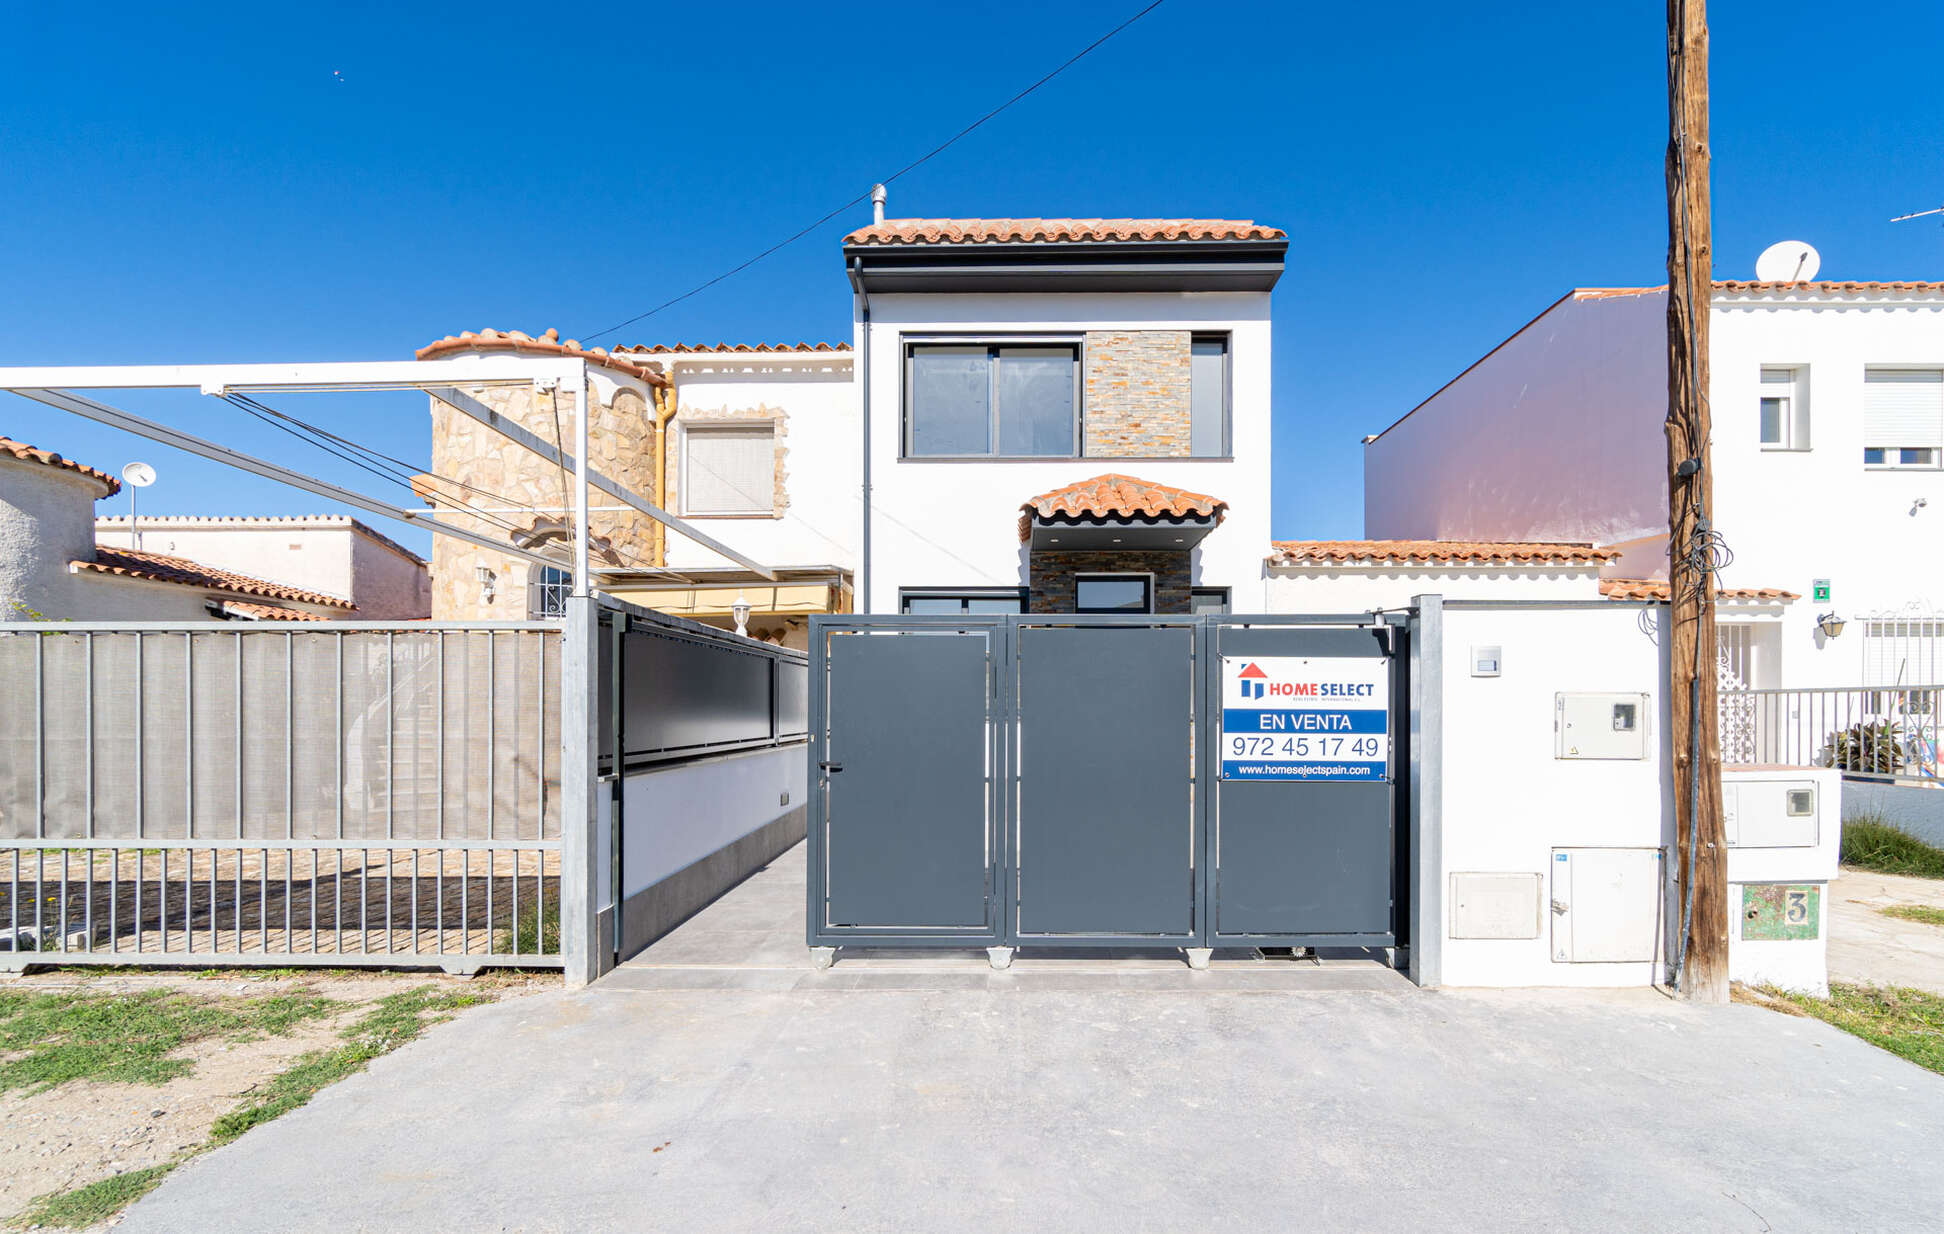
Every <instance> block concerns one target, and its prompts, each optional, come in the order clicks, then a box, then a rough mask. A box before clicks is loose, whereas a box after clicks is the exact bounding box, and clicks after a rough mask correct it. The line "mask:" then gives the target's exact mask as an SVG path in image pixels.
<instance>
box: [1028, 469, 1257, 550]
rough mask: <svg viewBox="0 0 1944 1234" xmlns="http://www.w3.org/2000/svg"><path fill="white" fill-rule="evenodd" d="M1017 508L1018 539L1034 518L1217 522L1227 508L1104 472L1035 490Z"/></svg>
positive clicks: (1203, 498) (1219, 502) (1224, 504)
mask: <svg viewBox="0 0 1944 1234" xmlns="http://www.w3.org/2000/svg"><path fill="white" fill-rule="evenodd" d="M1019 511H1020V513H1019V539H1020V541H1021V543H1024V542H1025V541H1026V540H1027V539H1029V538H1030V537H1031V535H1032V531H1033V520H1034V519H1035V518H1038V519H1041V520H1044V521H1046V522H1056V523H1107V522H1123V523H1125V522H1137V521H1138V522H1169V523H1176V522H1181V521H1183V520H1185V519H1191V518H1197V519H1208V518H1212V519H1214V520H1215V521H1216V522H1217V523H1220V522H1221V521H1222V518H1223V516H1224V515H1226V514H1227V513H1228V502H1226V501H1223V500H1222V499H1221V498H1219V497H1210V496H1209V495H1208V494H1206V493H1191V492H1189V491H1188V490H1187V489H1182V488H1175V487H1174V486H1173V485H1171V484H1156V483H1155V482H1153V481H1152V480H1139V479H1136V478H1135V477H1133V476H1124V475H1120V474H1119V473H1117V472H1109V473H1107V474H1106V475H1102V476H1095V477H1093V478H1092V479H1090V480H1081V481H1079V482H1077V483H1074V484H1069V485H1067V486H1066V487H1065V488H1056V489H1054V490H1053V491H1052V492H1050V493H1041V494H1040V495H1039V496H1037V497H1034V498H1032V499H1030V500H1028V501H1026V502H1025V503H1023V504H1022V505H1021V506H1020V507H1019Z"/></svg>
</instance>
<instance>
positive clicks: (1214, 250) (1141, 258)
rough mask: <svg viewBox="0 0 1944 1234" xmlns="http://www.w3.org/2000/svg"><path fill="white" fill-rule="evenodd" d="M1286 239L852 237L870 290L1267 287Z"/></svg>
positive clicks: (852, 250) (1278, 269)
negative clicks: (862, 240)
mask: <svg viewBox="0 0 1944 1234" xmlns="http://www.w3.org/2000/svg"><path fill="white" fill-rule="evenodd" d="M1288 249H1289V241H1288V240H1286V239H1285V240H1154V241H1087V242H1049V241H1030V242H1018V243H1010V244H990V243H986V244H963V243H961V244H896V245H886V244H847V245H845V246H844V264H845V265H846V266H848V267H849V268H850V271H851V282H852V284H853V285H854V286H855V287H857V288H858V289H859V290H862V291H866V292H869V293H871V294H873V295H877V294H881V293H895V292H938V291H943V292H967V291H971V292H979V291H1269V290H1270V289H1272V288H1273V287H1275V285H1276V280H1277V279H1279V278H1281V277H1282V272H1283V257H1284V254H1285V253H1286V252H1287V251H1288Z"/></svg>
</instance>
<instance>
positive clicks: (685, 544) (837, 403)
mask: <svg viewBox="0 0 1944 1234" xmlns="http://www.w3.org/2000/svg"><path fill="white" fill-rule="evenodd" d="M670 367H671V368H672V370H673V375H674V382H675V393H676V417H675V420H674V423H673V425H672V426H671V427H672V429H673V434H672V436H671V439H670V441H671V445H672V446H673V447H674V453H673V455H672V456H671V458H670V460H669V466H670V469H671V474H672V476H673V479H674V482H675V487H676V491H677V497H676V500H675V502H674V505H675V510H674V512H675V513H677V514H680V515H681V516H682V517H683V518H685V519H688V520H690V521H691V522H693V523H694V524H695V525H696V526H697V527H698V528H700V529H701V530H703V531H705V532H707V533H708V534H709V535H712V536H714V537H716V538H717V539H719V540H721V541H722V542H723V543H725V544H728V545H730V546H731V547H733V548H735V549H738V550H739V551H741V552H744V553H747V554H749V555H750V556H751V557H754V558H755V559H756V560H758V561H760V562H763V563H764V564H766V565H773V566H817V565H836V566H842V567H845V568H847V569H848V568H853V567H854V566H855V564H856V559H857V539H858V534H859V529H860V526H861V524H860V522H859V516H858V510H859V498H858V489H859V481H858V473H859V471H860V470H861V469H862V466H863V463H862V453H861V443H860V440H859V437H858V428H857V415H858V402H857V392H856V390H855V388H854V387H853V385H852V383H851V375H852V366H851V359H850V356H849V354H848V353H836V354H833V353H829V352H808V353H804V354H803V358H802V359H801V360H796V359H791V360H788V361H778V360H774V359H770V360H761V361H738V360H737V358H736V357H735V356H734V355H733V354H731V355H727V356H722V357H719V358H718V357H705V356H698V357H696V358H695V359H693V360H688V359H684V360H681V361H679V362H675V363H673V364H671V366H670ZM759 406H767V407H780V408H782V409H783V411H784V412H785V413H786V414H787V417H788V419H787V421H786V429H785V435H784V439H783V442H784V445H785V446H786V447H787V448H788V454H787V455H785V457H784V460H783V468H784V472H785V478H784V488H785V492H786V493H787V494H788V497H789V505H788V507H787V508H786V509H785V511H784V513H783V516H782V517H781V518H775V517H768V516H737V517H725V516H720V515H714V516H712V515H695V514H690V513H687V512H686V511H684V510H683V509H682V508H681V498H680V496H679V494H680V485H681V471H680V469H681V467H682V465H683V462H684V450H685V449H686V444H685V442H684V441H683V438H682V432H683V427H684V425H685V423H686V421H687V419H688V417H689V416H690V415H691V414H693V413H702V414H703V415H706V413H708V412H712V411H716V412H720V411H736V410H740V409H748V408H755V407H759ZM668 561H669V564H670V565H672V566H675V567H677V568H680V567H682V566H723V567H732V568H733V566H734V563H733V562H730V561H728V560H726V559H724V558H723V557H721V556H719V555H717V554H716V553H715V552H713V551H711V550H709V549H707V548H704V547H702V546H701V545H699V544H697V543H695V542H694V541H692V540H690V539H688V538H687V537H686V536H683V535H681V534H679V533H675V532H671V533H669V537H668Z"/></svg>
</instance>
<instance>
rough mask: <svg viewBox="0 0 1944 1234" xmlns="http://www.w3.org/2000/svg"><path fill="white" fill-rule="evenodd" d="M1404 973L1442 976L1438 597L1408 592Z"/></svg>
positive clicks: (1415, 977)
mask: <svg viewBox="0 0 1944 1234" xmlns="http://www.w3.org/2000/svg"><path fill="white" fill-rule="evenodd" d="M1411 603H1412V604H1413V605H1414V606H1415V607H1416V609H1417V616H1416V619H1415V620H1414V621H1413V623H1412V624H1413V626H1414V627H1415V628H1414V629H1413V630H1412V632H1411V734H1410V737H1411V858H1412V862H1411V866H1412V868H1411V885H1410V888H1409V890H1408V894H1409V896H1410V898H1411V951H1410V968H1409V975H1410V978H1411V980H1412V981H1413V982H1415V983H1416V984H1418V985H1420V986H1423V987H1425V988H1427V989H1428V988H1431V987H1434V986H1436V985H1438V984H1439V983H1440V982H1441V981H1443V980H1444V928H1445V906H1444V821H1443V805H1444V650H1445V647H1444V597H1443V596H1413V597H1412V599H1411Z"/></svg>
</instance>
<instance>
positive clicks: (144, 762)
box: [135, 632, 148, 951]
mask: <svg viewBox="0 0 1944 1234" xmlns="http://www.w3.org/2000/svg"><path fill="white" fill-rule="evenodd" d="M147 641H148V640H147V639H146V638H145V637H144V636H143V635H142V634H141V633H139V632H138V633H137V634H136V635H135V838H136V839H138V840H140V839H146V838H147V836H148V832H147V830H145V820H144V819H143V816H142V806H143V801H142V797H143V792H142V789H143V783H142V782H143V780H144V779H146V778H147V777H146V775H145V772H146V769H147V767H148V756H147V751H146V750H144V749H143V747H142V713H143V712H144V711H146V710H147V709H148V708H147V706H146V705H145V698H144V696H145V695H146V694H147V693H148V691H147V690H146V689H145V688H144V686H145V684H146V678H145V677H144V676H143V673H142V644H143V643H145V642H147ZM135 851H136V853H137V854H138V856H139V854H140V853H141V851H142V848H141V845H139V844H138V845H136V846H135ZM135 869H136V875H137V882H136V884H135V946H136V950H138V951H139V950H141V941H142V911H141V910H142V885H141V882H140V874H141V866H140V864H137V865H136V867H135Z"/></svg>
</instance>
